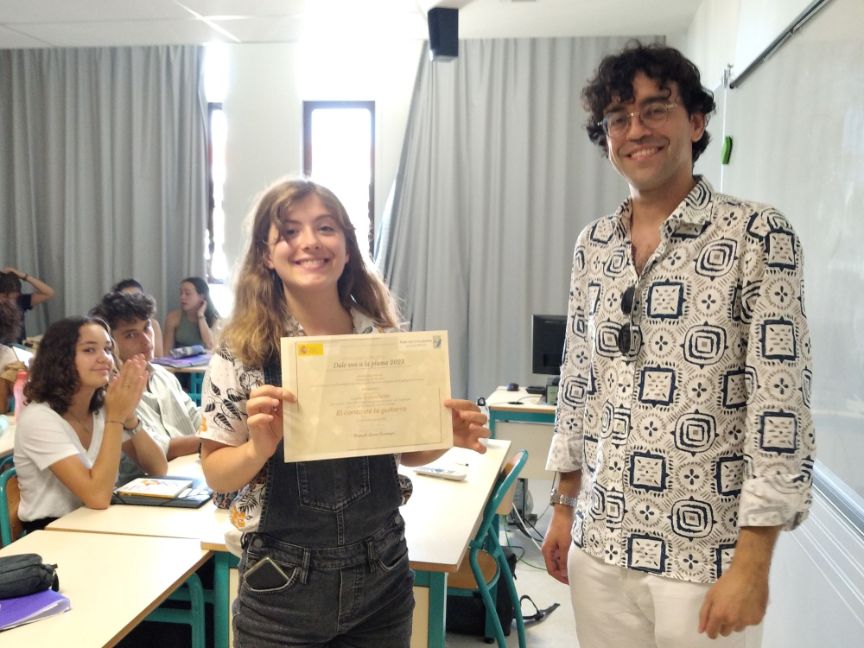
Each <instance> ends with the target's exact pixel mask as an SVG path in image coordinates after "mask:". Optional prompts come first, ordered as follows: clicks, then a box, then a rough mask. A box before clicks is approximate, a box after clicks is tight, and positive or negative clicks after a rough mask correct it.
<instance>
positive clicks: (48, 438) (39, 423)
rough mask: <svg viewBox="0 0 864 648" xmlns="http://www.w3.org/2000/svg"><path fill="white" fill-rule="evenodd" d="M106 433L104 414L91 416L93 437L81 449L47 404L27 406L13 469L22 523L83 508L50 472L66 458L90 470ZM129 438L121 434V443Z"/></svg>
mask: <svg viewBox="0 0 864 648" xmlns="http://www.w3.org/2000/svg"><path fill="white" fill-rule="evenodd" d="M104 431H105V413H104V411H103V410H98V411H96V412H94V413H93V437H92V439H91V441H90V447H89V448H86V449H85V448H84V446H82V445H81V440H80V439H79V438H78V435H77V434H76V433H75V430H74V429H73V428H72V426H71V425H69V423H68V422H67V421H66V420H65V419H64V418H63V417H62V416H60V415H59V414H58V413H57V412H55V411H54V410H52V409H51V407H49V406H48V405H47V404H46V403H30V404H29V405H28V406H27V407H25V408H24V409H23V410H22V411H21V415H20V417H19V418H18V424H17V426H16V427H15V469H16V470H17V472H18V486H19V487H20V489H21V503H20V504H19V506H18V517H20V518H21V519H22V520H25V521H31V520H39V519H41V518H46V517H60V516H62V515H66V513H71V512H72V511H74V510H75V509H77V508H79V507H80V506H82V505H83V504H84V502H82V501H81V499H80V498H78V497H77V496H76V495H75V494H74V493H72V491H70V490H69V489H68V488H66V486H65V485H64V484H63V482H61V481H60V480H59V479H57V477H56V476H55V475H54V473H53V472H51V466H53V465H54V464H55V463H57V462H58V461H60V460H62V459H65V458H66V457H73V456H76V455H77V456H78V458H79V459H80V460H81V463H82V464H83V465H84V467H85V468H87V469H88V470H89V469H90V468H92V467H93V463H94V462H95V461H96V457H97V456H98V455H99V448H101V447H102V438H103V433H104ZM127 438H128V436H127V435H126V434H125V433H124V439H123V440H124V441H125V440H126V439H127Z"/></svg>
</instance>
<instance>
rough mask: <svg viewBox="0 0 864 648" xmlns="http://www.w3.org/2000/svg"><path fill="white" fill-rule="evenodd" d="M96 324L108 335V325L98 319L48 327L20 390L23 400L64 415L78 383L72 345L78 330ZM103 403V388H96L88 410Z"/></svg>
mask: <svg viewBox="0 0 864 648" xmlns="http://www.w3.org/2000/svg"><path fill="white" fill-rule="evenodd" d="M87 324H97V325H98V326H101V327H102V328H104V329H105V331H106V332H107V333H108V334H109V335H110V333H111V331H110V330H109V329H108V324H106V323H105V322H104V321H102V320H101V319H99V318H98V317H67V318H66V319H62V320H58V321H56V322H54V323H53V324H52V325H51V326H49V327H48V330H47V331H45V335H43V336H42V341H41V342H40V343H39V349H38V350H37V351H36V356H35V357H34V358H33V363H32V364H31V365H30V380H28V381H27V385H26V386H25V387H24V395H25V396H26V397H27V400H29V401H31V402H35V403H48V405H49V406H50V407H51V409H53V410H54V411H55V412H57V413H58V414H64V413H65V412H66V410H68V409H69V406H70V405H71V404H72V397H73V396H74V395H75V392H77V391H78V387H79V386H80V380H79V378H78V369H77V368H76V366H75V345H76V344H77V343H78V338H79V337H80V332H81V327H82V326H85V325H87ZM104 401H105V388H104V387H100V388H99V389H97V390H96V393H95V394H93V398H92V399H91V400H90V410H89V411H91V412H95V411H96V410H98V409H99V408H100V407H102V403H103V402H104Z"/></svg>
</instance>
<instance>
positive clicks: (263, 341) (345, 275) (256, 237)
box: [222, 178, 398, 367]
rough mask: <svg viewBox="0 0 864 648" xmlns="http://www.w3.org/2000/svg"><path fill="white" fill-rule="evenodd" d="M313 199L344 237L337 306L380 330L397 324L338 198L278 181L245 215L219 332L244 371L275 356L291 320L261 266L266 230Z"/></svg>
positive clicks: (299, 182) (275, 281) (279, 289)
mask: <svg viewBox="0 0 864 648" xmlns="http://www.w3.org/2000/svg"><path fill="white" fill-rule="evenodd" d="M313 195H314V196H317V197H318V198H319V199H320V200H321V202H322V203H323V204H324V206H325V207H326V208H327V210H328V211H329V212H330V213H331V215H332V216H333V217H334V218H335V219H336V220H337V222H338V224H339V226H340V227H341V229H342V232H343V233H344V235H345V244H346V248H347V251H348V263H347V264H346V265H345V269H344V270H343V271H342V275H341V276H340V277H339V280H338V282H337V290H338V292H339V301H340V302H341V304H342V306H343V307H344V308H345V309H352V308H356V309H357V310H359V311H361V312H363V313H365V314H366V315H368V316H369V317H371V318H372V319H373V320H374V321H375V323H376V325H378V326H379V327H381V328H391V327H396V326H397V325H398V315H397V312H396V307H395V305H394V303H393V300H392V298H391V296H390V291H389V290H388V289H387V286H385V285H384V282H383V281H382V280H381V279H380V277H378V275H377V273H376V272H375V271H374V270H373V269H371V268H370V267H369V266H367V265H366V263H365V261H364V259H363V256H362V254H361V253H360V246H359V245H358V244H357V235H356V233H355V231H354V226H353V225H352V224H351V220H350V219H349V218H348V214H347V212H346V211H345V207H344V206H343V205H342V203H341V202H340V201H339V199H338V198H337V197H336V196H335V195H334V194H333V192H331V191H330V190H329V189H327V188H325V187H323V186H321V185H319V184H316V183H314V182H312V181H310V180H303V179H285V178H283V179H281V180H278V181H276V182H275V183H274V184H272V185H271V186H270V187H269V188H268V189H266V190H265V191H264V193H263V194H261V196H260V197H259V198H258V201H257V202H256V204H255V206H254V207H253V209H252V211H251V212H250V214H249V216H248V218H250V219H251V221H252V231H251V239H250V241H249V247H248V249H247V251H246V254H245V256H244V258H243V262H242V264H241V266H240V272H239V274H238V276H237V283H236V287H235V291H234V293H235V295H234V311H233V314H232V316H231V319H230V320H229V321H228V323H227V324H226V326H225V328H224V329H223V331H222V342H223V343H224V345H225V346H226V347H227V348H228V349H229V350H230V351H231V352H232V353H233V354H234V355H235V356H236V357H237V358H238V359H239V360H240V361H241V362H243V363H244V364H245V365H247V366H250V367H259V366H261V365H263V364H264V363H265V362H266V361H267V360H268V359H269V358H271V357H273V356H275V355H277V354H278V353H279V338H281V337H282V336H283V335H285V332H286V324H287V322H288V319H289V318H290V317H291V313H290V312H289V310H288V303H287V301H286V299H285V294H284V292H283V286H282V280H281V279H280V278H279V275H277V274H276V271H275V270H271V269H269V268H267V266H266V265H265V261H266V259H267V254H268V246H267V236H268V234H269V233H270V226H271V225H272V226H274V227H276V228H277V229H278V230H279V231H282V230H283V229H284V223H285V221H286V219H287V218H288V216H289V214H290V213H291V211H292V210H293V209H294V208H295V207H296V206H297V205H299V204H300V203H301V202H302V201H304V200H306V198H308V197H309V196H313Z"/></svg>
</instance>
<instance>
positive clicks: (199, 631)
mask: <svg viewBox="0 0 864 648" xmlns="http://www.w3.org/2000/svg"><path fill="white" fill-rule="evenodd" d="M168 600H171V601H188V602H189V607H188V608H174V607H167V606H164V605H163V606H162V607H160V608H157V609H155V610H153V611H152V612H151V613H150V614H149V615H148V616H147V619H146V620H147V621H158V622H161V623H185V624H188V625H189V626H190V627H191V628H192V642H191V646H192V648H204V637H205V635H204V632H205V631H204V626H205V616H204V587H203V586H202V585H201V579H200V578H199V577H198V574H191V575H190V576H189V578H187V579H186V582H185V583H183V585H182V586H181V587H180V588H178V589H177V590H176V591H175V592H174V593H173V594H172V595H171V596H170V597H169V599H168Z"/></svg>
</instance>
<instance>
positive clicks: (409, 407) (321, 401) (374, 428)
mask: <svg viewBox="0 0 864 648" xmlns="http://www.w3.org/2000/svg"><path fill="white" fill-rule="evenodd" d="M282 386H283V387H284V388H285V389H287V390H289V391H290V392H292V393H293V394H294V395H295V396H296V397H297V402H296V403H285V404H284V407H283V412H284V417H283V420H284V426H285V428H284V437H283V438H284V445H285V461H286V462H292V461H314V460H317V459H335V458H343V457H359V456H365V455H376V454H389V453H397V452H411V451H413V450H435V449H441V448H449V447H451V446H452V445H453V423H452V419H451V414H450V411H449V410H448V409H447V408H446V407H444V406H443V405H442V401H443V400H444V399H446V398H450V358H449V356H448V351H447V331H425V332H413V333H373V334H368V335H367V334H363V335H329V336H319V337H285V338H282Z"/></svg>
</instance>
